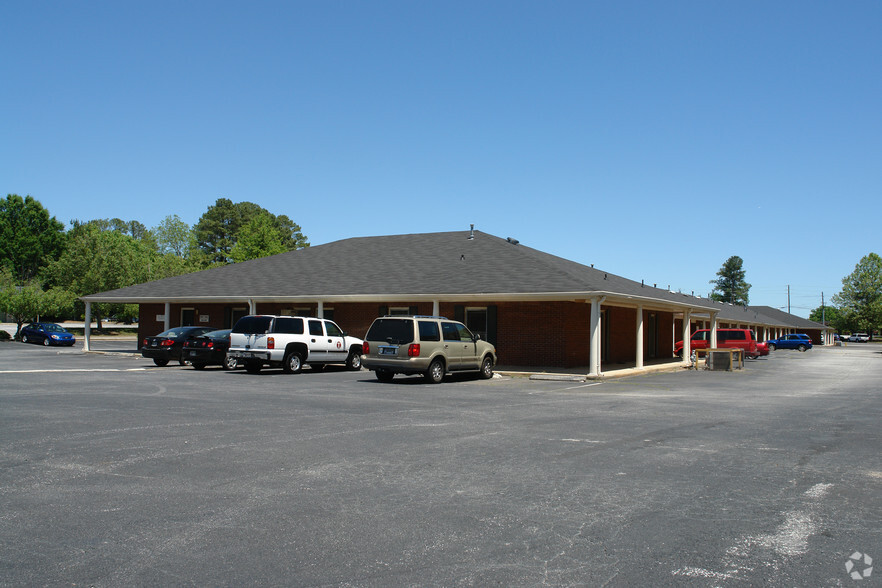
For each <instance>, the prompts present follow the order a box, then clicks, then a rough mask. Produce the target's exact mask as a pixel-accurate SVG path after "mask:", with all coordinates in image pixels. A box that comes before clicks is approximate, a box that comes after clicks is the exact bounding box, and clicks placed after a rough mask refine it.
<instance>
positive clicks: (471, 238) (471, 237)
mask: <svg viewBox="0 0 882 588" xmlns="http://www.w3.org/2000/svg"><path fill="white" fill-rule="evenodd" d="M474 240H475V225H472V230H471V232H470V233H469V241H474Z"/></svg>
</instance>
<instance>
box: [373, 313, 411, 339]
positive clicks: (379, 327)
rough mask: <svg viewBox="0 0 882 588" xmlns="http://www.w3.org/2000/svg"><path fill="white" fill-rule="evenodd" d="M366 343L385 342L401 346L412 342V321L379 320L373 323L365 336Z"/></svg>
mask: <svg viewBox="0 0 882 588" xmlns="http://www.w3.org/2000/svg"><path fill="white" fill-rule="evenodd" d="M365 339H366V340H367V341H385V342H386V343H394V344H396V345H401V344H404V343H412V342H413V321H412V320H401V319H393V318H380V319H377V320H375V321H374V323H373V324H372V325H371V328H370V329H369V330H368V332H367V335H365Z"/></svg>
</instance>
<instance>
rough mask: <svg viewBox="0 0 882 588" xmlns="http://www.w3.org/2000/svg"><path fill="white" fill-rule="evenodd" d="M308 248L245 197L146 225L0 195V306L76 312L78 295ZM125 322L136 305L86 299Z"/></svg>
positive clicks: (24, 318) (25, 311) (283, 222)
mask: <svg viewBox="0 0 882 588" xmlns="http://www.w3.org/2000/svg"><path fill="white" fill-rule="evenodd" d="M304 247H309V241H308V240H307V238H306V237H305V236H304V235H303V233H302V232H301V228H300V226H298V225H297V224H296V223H295V222H294V221H292V220H291V219H290V218H288V217H287V216H285V215H283V214H282V215H276V214H273V213H271V212H269V211H268V210H266V209H264V208H262V207H260V206H258V205H257V204H254V203H252V202H233V201H231V200H229V199H227V198H219V199H218V200H217V201H216V202H215V203H214V204H213V205H211V206H209V207H208V210H206V211H205V213H204V214H203V215H202V216H201V217H200V218H199V221H198V222H197V223H196V224H195V225H193V226H192V227H191V226H190V225H188V224H187V223H186V222H184V221H183V220H181V218H180V217H179V216H178V215H176V214H173V215H169V216H167V217H165V218H164V219H163V220H162V221H161V222H160V223H159V224H158V225H157V226H155V227H153V228H150V229H148V228H147V227H146V226H145V225H144V224H142V223H141V222H139V221H136V220H128V221H125V220H122V219H118V218H113V219H93V220H88V221H81V220H73V221H71V223H70V227H69V228H65V226H64V225H63V224H62V223H61V222H59V221H58V220H57V219H56V218H55V217H54V216H51V215H50V213H49V211H48V210H47V209H46V208H44V207H43V205H42V204H41V203H40V202H39V201H38V200H36V199H35V198H33V197H31V196H25V197H24V198H22V197H21V196H19V195H17V194H9V195H7V197H6V199H5V200H0V311H3V312H5V313H7V314H8V315H9V316H10V317H11V318H12V320H14V321H15V322H16V323H17V325H18V331H20V330H21V327H22V325H23V324H25V323H26V322H29V321H31V320H34V319H36V318H37V317H38V316H39V317H45V318H47V319H55V320H61V319H68V318H80V317H82V316H83V312H84V309H83V304H82V303H81V302H79V301H78V298H79V297H81V296H85V295H88V294H94V293H96V292H105V291H108V290H115V289H117V288H123V287H126V286H131V285H133V284H140V283H143V282H149V281H152V280H159V279H162V278H168V277H172V276H177V275H181V274H187V273H191V272H195V271H199V270H203V269H208V268H211V267H217V266H221V265H226V264H229V263H237V262H240V261H247V260H249V259H256V258H258V257H265V256H267V255H275V254H277V253H284V252H286V251H292V250H295V249H302V248H304ZM92 311H93V314H94V315H95V317H96V319H97V320H98V325H99V328H100V325H101V319H102V317H110V316H113V317H116V318H117V319H119V320H123V321H132V320H134V319H136V318H137V316H138V307H137V305H131V304H94V305H93V306H92Z"/></svg>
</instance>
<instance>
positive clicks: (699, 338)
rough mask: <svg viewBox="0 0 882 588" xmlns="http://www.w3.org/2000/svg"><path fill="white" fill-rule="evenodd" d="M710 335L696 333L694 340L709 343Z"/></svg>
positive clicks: (704, 332)
mask: <svg viewBox="0 0 882 588" xmlns="http://www.w3.org/2000/svg"><path fill="white" fill-rule="evenodd" d="M708 334H709V333H708V332H707V331H695V332H694V333H692V340H693V341H707V339H708Z"/></svg>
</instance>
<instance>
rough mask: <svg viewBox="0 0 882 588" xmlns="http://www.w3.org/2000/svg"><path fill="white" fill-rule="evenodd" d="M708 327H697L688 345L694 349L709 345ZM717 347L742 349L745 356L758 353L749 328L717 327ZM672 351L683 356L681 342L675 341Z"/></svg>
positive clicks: (705, 347) (709, 334)
mask: <svg viewBox="0 0 882 588" xmlns="http://www.w3.org/2000/svg"><path fill="white" fill-rule="evenodd" d="M710 339H711V332H710V329H698V330H697V331H695V332H694V333H692V336H691V337H689V341H690V346H691V348H692V349H693V350H694V349H707V348H708V347H710ZM717 347H718V348H731V347H734V348H736V349H743V350H744V355H745V357H751V358H754V359H756V358H757V357H759V355H760V353H759V351H758V350H757V348H756V336H754V334H753V331H751V330H750V329H717ZM674 353H675V354H676V355H677V356H678V357H683V342H682V341H677V343H676V344H675V345H674Z"/></svg>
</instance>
